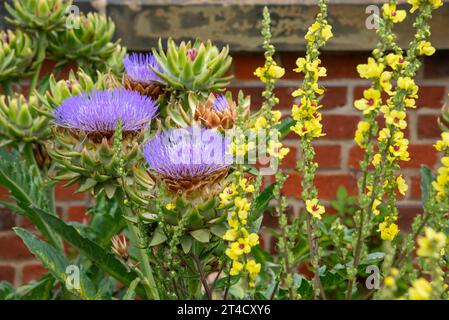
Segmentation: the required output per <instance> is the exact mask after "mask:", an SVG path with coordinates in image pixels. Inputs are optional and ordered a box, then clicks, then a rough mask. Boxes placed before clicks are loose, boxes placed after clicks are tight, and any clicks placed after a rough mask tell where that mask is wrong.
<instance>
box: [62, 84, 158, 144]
mask: <svg viewBox="0 0 449 320" xmlns="http://www.w3.org/2000/svg"><path fill="white" fill-rule="evenodd" d="M156 113H157V105H156V102H155V101H154V100H153V99H151V98H148V97H145V96H142V95H140V94H139V93H137V92H134V91H130V90H126V89H115V90H104V91H93V92H91V93H87V94H79V95H76V96H73V97H71V98H68V99H66V100H65V101H64V102H63V103H62V104H61V105H60V106H59V107H57V108H56V109H55V111H54V113H53V116H54V118H55V123H56V124H57V125H58V126H59V127H62V128H65V129H68V130H69V131H71V133H72V134H74V135H75V136H79V135H80V134H81V133H84V134H86V135H87V137H88V138H89V139H90V140H92V141H93V142H101V141H102V140H103V139H107V140H110V138H111V137H112V136H113V135H114V131H115V127H116V125H117V121H119V120H120V121H121V125H122V130H123V133H124V135H131V136H137V135H139V134H140V133H141V132H142V131H143V130H144V129H145V128H146V126H147V125H148V124H149V123H150V122H151V120H152V119H153V118H154V117H155V116H156Z"/></svg>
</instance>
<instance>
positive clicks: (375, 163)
mask: <svg viewBox="0 0 449 320" xmlns="http://www.w3.org/2000/svg"><path fill="white" fill-rule="evenodd" d="M381 160H382V156H381V155H380V154H379V153H376V154H375V155H374V157H373V161H371V163H372V164H373V166H375V167H377V166H378V165H379V164H380V161H381Z"/></svg>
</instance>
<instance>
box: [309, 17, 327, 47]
mask: <svg viewBox="0 0 449 320" xmlns="http://www.w3.org/2000/svg"><path fill="white" fill-rule="evenodd" d="M320 29H321V32H320V34H317V32H318V31H319V30H320ZM316 36H318V37H320V38H321V39H322V40H324V41H327V40H329V39H330V38H331V37H332V36H333V34H332V27H331V26H330V25H325V26H322V25H321V24H320V23H319V22H318V21H316V22H315V23H313V24H312V25H311V26H310V27H309V30H308V31H307V34H306V36H305V38H306V40H309V41H311V42H314V41H315V40H316Z"/></svg>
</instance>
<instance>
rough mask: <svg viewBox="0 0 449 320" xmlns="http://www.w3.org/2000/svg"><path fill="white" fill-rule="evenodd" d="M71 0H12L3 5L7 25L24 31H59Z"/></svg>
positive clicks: (63, 24)
mask: <svg viewBox="0 0 449 320" xmlns="http://www.w3.org/2000/svg"><path fill="white" fill-rule="evenodd" d="M71 5H72V0H12V4H11V5H10V4H8V3H5V7H6V10H7V11H8V13H9V14H10V15H11V17H6V20H7V21H8V22H9V23H12V24H14V25H15V26H17V27H19V28H21V29H24V30H26V31H31V32H36V31H38V32H39V31H44V32H49V31H53V30H54V31H61V30H62V29H63V28H64V27H65V23H66V19H67V17H66V14H67V13H68V12H69V8H70V7H71Z"/></svg>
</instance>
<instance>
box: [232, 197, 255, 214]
mask: <svg viewBox="0 0 449 320" xmlns="http://www.w3.org/2000/svg"><path fill="white" fill-rule="evenodd" d="M234 204H235V206H236V208H237V209H238V210H241V211H249V209H250V208H251V204H250V203H249V202H248V200H247V199H246V198H242V197H236V198H235V199H234Z"/></svg>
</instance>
